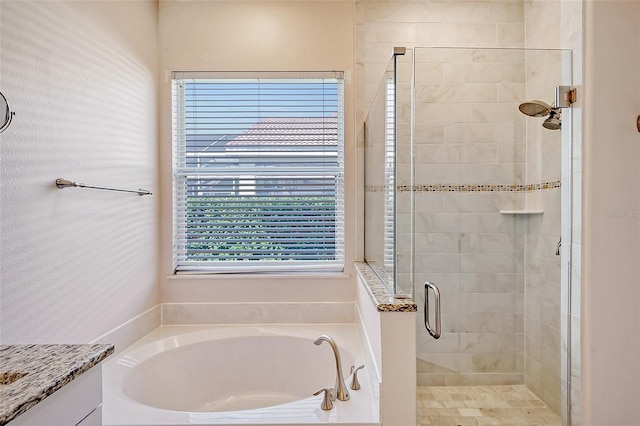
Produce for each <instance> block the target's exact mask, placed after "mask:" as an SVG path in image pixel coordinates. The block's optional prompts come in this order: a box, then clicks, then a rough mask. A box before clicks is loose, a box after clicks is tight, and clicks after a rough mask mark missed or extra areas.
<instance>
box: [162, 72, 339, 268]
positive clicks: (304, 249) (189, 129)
mask: <svg viewBox="0 0 640 426" xmlns="http://www.w3.org/2000/svg"><path fill="white" fill-rule="evenodd" d="M343 110H344V105H343V80H342V73H337V72H331V73H296V74H295V75H293V74H281V73H261V74H260V75H254V74H249V73H241V74H239V73H233V74H228V73H192V72H188V73H174V75H173V144H174V176H173V179H174V261H175V264H176V272H178V273H179V272H192V273H193V272H261V271H299V270H303V271H314V270H323V271H327V270H330V271H342V270H343V268H344V111H343Z"/></svg>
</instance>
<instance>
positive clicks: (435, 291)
mask: <svg viewBox="0 0 640 426" xmlns="http://www.w3.org/2000/svg"><path fill="white" fill-rule="evenodd" d="M429 289H431V290H433V295H434V296H435V297H434V299H435V304H436V306H435V308H436V309H435V320H436V326H435V329H434V328H433V327H431V323H430V322H429ZM424 326H425V328H426V329H427V331H428V332H429V334H430V335H431V337H433V338H434V339H439V338H440V331H441V327H440V289H439V288H438V286H436V285H435V284H434V283H431V282H429V281H426V282H425V283H424Z"/></svg>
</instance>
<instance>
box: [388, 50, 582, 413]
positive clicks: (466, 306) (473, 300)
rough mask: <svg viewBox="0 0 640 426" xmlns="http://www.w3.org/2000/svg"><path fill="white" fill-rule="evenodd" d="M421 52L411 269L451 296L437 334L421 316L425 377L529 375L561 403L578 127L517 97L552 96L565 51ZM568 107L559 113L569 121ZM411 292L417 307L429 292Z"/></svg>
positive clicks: (425, 380) (537, 388) (532, 385)
mask: <svg viewBox="0 0 640 426" xmlns="http://www.w3.org/2000/svg"><path fill="white" fill-rule="evenodd" d="M414 54H415V64H414V66H415V75H414V96H415V99H414V102H415V106H414V110H413V111H414V112H413V114H414V119H415V122H414V126H413V143H414V145H413V151H414V156H415V160H414V161H415V181H414V182H412V183H411V184H410V186H409V187H408V188H406V190H407V192H411V194H412V196H413V197H414V201H413V202H411V203H412V204H413V205H414V213H415V215H414V216H413V218H412V219H410V220H409V221H410V222H411V221H413V220H415V229H412V230H411V234H412V236H411V238H412V239H413V241H412V242H411V243H410V244H407V245H406V247H409V246H413V247H414V252H413V255H414V256H415V264H414V266H413V268H410V269H409V270H410V271H412V272H413V273H414V274H415V277H414V282H415V283H417V284H416V285H419V284H421V283H423V282H425V281H431V282H434V283H436V284H437V285H438V286H439V288H440V291H441V303H442V305H441V309H442V337H441V338H440V339H439V340H433V339H432V338H431V337H429V335H428V334H427V332H426V331H425V330H424V328H423V327H419V328H418V335H417V348H418V354H417V371H418V385H491V384H526V385H527V387H528V388H529V389H531V390H532V391H533V392H534V393H536V394H537V395H538V396H539V397H540V398H541V399H542V400H543V401H544V402H545V403H546V404H547V405H548V406H549V407H551V408H552V409H553V410H555V411H556V412H557V413H558V414H560V412H561V406H562V405H563V403H564V402H563V396H562V388H563V386H562V382H563V381H565V380H566V379H565V377H563V376H564V375H565V374H564V371H565V368H563V367H562V366H563V362H564V361H563V357H565V355H566V353H563V349H562V345H561V330H562V329H563V328H564V327H563V326H562V321H563V320H564V319H563V318H562V315H563V313H565V312H568V310H567V308H566V307H563V306H562V304H563V303H565V300H564V298H561V262H560V256H558V255H556V248H557V244H558V242H559V240H560V235H561V229H560V214H561V208H560V207H561V197H560V186H561V185H560V181H561V176H562V175H563V174H562V173H563V171H562V164H563V161H561V160H562V153H563V144H564V145H565V147H566V146H567V144H570V132H569V129H562V130H550V129H549V128H547V127H548V126H545V127H543V123H544V122H545V120H546V119H547V118H550V117H528V116H526V115H524V114H522V113H521V112H520V111H519V109H518V106H519V105H520V104H521V103H523V102H525V101H529V100H541V101H544V102H545V103H546V104H549V105H550V106H551V105H552V104H553V102H554V96H555V87H556V86H557V85H571V81H570V76H571V61H570V52H569V51H565V50H531V49H526V50H525V49H469V48H416V49H415V51H414ZM564 111H568V110H558V111H556V114H555V116H554V117H552V118H554V119H558V116H560V120H562V118H566V120H567V121H568V120H569V115H570V114H569V112H566V113H565V114H563V112H564ZM563 115H564V116H565V117H562V116H563ZM554 123H555V122H554ZM565 124H566V126H567V127H569V128H570V123H568V124H567V123H565ZM551 127H553V126H551ZM563 135H564V137H563ZM397 146H398V148H400V146H401V145H400V142H399V141H398V143H397ZM408 151H410V150H408ZM565 152H570V150H568V151H567V150H565ZM397 156H398V157H400V154H399V153H398V154H397ZM403 168H404V166H402V167H401V169H403ZM400 194H401V196H400V197H402V196H404V195H405V193H404V192H403V191H400ZM401 226H403V225H402V223H401V222H398V223H397V227H401ZM407 238H408V237H407ZM400 247H401V248H404V247H405V243H404V241H403V242H402V243H401V244H400ZM398 256H399V258H402V252H401V250H398ZM400 263H401V262H398V269H400V266H399V265H400ZM565 263H566V262H565ZM399 275H400V273H399V272H397V273H396V276H399ZM416 297H417V299H418V300H417V302H418V303H417V304H418V306H419V307H420V308H421V307H422V305H423V299H422V298H423V297H424V295H423V294H421V292H417V294H416ZM561 299H563V300H561ZM565 359H568V357H565ZM565 367H566V366H565Z"/></svg>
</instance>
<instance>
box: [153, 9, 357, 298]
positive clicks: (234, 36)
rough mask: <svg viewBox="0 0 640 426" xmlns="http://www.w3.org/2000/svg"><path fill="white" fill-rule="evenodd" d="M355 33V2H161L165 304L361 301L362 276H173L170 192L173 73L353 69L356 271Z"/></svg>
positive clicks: (349, 180)
mask: <svg viewBox="0 0 640 426" xmlns="http://www.w3.org/2000/svg"><path fill="white" fill-rule="evenodd" d="M353 37H354V4H353V2H351V1H207V2H197V1H194V2H184V1H161V2H160V46H162V49H161V53H160V63H161V69H162V72H163V73H164V76H165V81H164V82H163V84H162V85H161V89H160V92H161V102H160V107H161V111H160V117H161V128H160V162H161V163H160V164H161V166H160V168H161V182H162V193H163V197H162V235H161V238H162V242H163V243H162V254H161V257H160V262H161V266H160V268H161V275H162V298H163V301H166V302H185V301H192V302H207V301H237V300H244V301H310V300H326V301H346V300H353V299H354V297H355V296H354V295H355V293H354V292H355V277H354V276H351V277H348V276H331V275H329V276H324V277H315V278H309V277H304V276H303V277H302V278H301V277H300V276H294V277H284V276H282V277H277V278H255V277H251V278H247V277H242V276H240V277H226V278H225V277H202V276H200V277H193V278H189V277H184V276H181V277H172V276H171V275H172V272H173V271H172V261H171V196H170V194H171V191H172V190H171V110H170V102H171V97H170V72H171V71H174V70H179V71H187V70H188V71H192V70H204V71H208V70H212V71H305V70H308V71H324V70H342V71H345V128H346V129H347V131H346V134H345V168H346V171H345V173H346V174H345V182H346V188H345V199H346V205H345V215H346V226H345V239H346V247H345V257H346V270H345V272H346V274H347V275H353V274H352V262H353V260H355V249H356V245H355V241H356V199H355V193H356V166H355V139H354V132H353V130H352V129H353V128H354V127H355V125H354V111H355V106H354V94H355V88H354V86H355V82H354V79H353V69H354V65H355V63H354V41H353ZM350 129H351V130H350ZM266 285H268V286H269V290H268V291H265V286H266Z"/></svg>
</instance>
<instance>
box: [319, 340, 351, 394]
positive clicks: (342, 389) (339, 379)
mask: <svg viewBox="0 0 640 426" xmlns="http://www.w3.org/2000/svg"><path fill="white" fill-rule="evenodd" d="M322 342H327V343H329V345H330V346H331V349H333V355H334V357H335V358H336V395H337V397H338V399H339V400H340V401H347V400H348V399H349V391H348V390H347V387H346V386H345V384H344V376H343V375H342V362H340V351H339V350H338V345H336V342H335V341H334V340H333V339H332V338H331V337H329V336H327V335H326V334H323V335H322V336H320V337H318V338H317V339H316V340H314V341H313V344H314V345H321V344H322Z"/></svg>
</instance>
